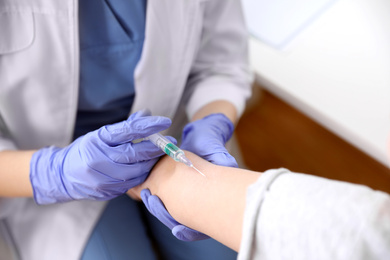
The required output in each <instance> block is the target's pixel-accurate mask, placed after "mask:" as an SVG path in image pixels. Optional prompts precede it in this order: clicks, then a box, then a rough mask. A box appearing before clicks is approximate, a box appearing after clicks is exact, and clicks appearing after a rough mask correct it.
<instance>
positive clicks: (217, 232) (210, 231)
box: [128, 152, 261, 251]
mask: <svg viewBox="0 0 390 260" xmlns="http://www.w3.org/2000/svg"><path fill="white" fill-rule="evenodd" d="M186 156H187V157H188V158H189V159H190V160H191V161H192V163H193V164H194V165H195V167H197V168H198V169H199V170H200V171H201V172H203V173H204V174H205V175H206V177H203V176H202V175H200V174H199V173H198V172H196V171H195V170H194V169H192V168H189V167H187V166H186V165H184V164H182V163H177V162H175V161H174V160H172V159H171V158H170V157H168V156H165V157H164V158H162V159H161V160H160V161H159V162H158V163H157V164H156V165H155V167H154V168H153V170H152V172H151V174H150V175H149V177H148V179H147V180H146V181H145V182H144V183H143V184H141V185H140V186H137V187H135V188H133V189H131V190H130V191H129V192H128V195H130V196H131V197H132V198H135V199H140V192H141V190H142V189H146V188H147V189H149V190H150V191H151V193H152V195H157V196H158V197H159V198H160V199H161V200H162V201H163V203H164V205H165V207H166V208H167V210H168V212H169V213H170V214H171V216H172V217H173V218H174V219H175V220H176V221H178V222H179V223H182V224H183V225H186V226H188V227H190V228H192V229H195V230H198V231H200V232H202V233H204V234H207V235H209V236H210V237H213V238H214V239H216V240H218V241H219V242H221V243H223V244H225V245H226V246H228V247H230V248H232V249H233V250H235V251H238V250H239V248H240V241H241V233H242V225H243V218H244V210H245V199H246V190H247V188H248V186H249V185H251V184H252V183H254V182H255V181H256V180H257V179H258V178H259V176H260V175H261V173H258V172H253V171H247V170H243V169H237V168H229V167H222V166H218V165H214V164H211V163H209V162H207V161H205V160H203V159H201V158H200V157H198V156H196V155H194V154H192V153H190V152H186Z"/></svg>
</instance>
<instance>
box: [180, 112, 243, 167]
mask: <svg viewBox="0 0 390 260" xmlns="http://www.w3.org/2000/svg"><path fill="white" fill-rule="evenodd" d="M233 130H234V125H233V123H232V122H231V121H230V119H229V118H227V117H226V116H225V115H224V114H211V115H209V116H206V117H204V118H202V119H200V120H196V121H194V122H191V123H188V124H187V125H186V126H185V127H184V129H183V134H182V145H181V149H183V150H187V151H190V152H193V153H195V154H197V155H198V156H200V157H202V158H203V159H205V160H207V161H209V162H211V163H213V164H217V165H221V166H228V167H238V165H237V162H236V160H235V159H234V157H233V156H231V155H230V154H229V152H228V151H227V150H226V148H225V144H226V142H227V141H228V140H229V139H230V138H231V137H232V134H233Z"/></svg>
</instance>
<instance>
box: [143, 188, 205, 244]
mask: <svg viewBox="0 0 390 260" xmlns="http://www.w3.org/2000/svg"><path fill="white" fill-rule="evenodd" d="M141 198H142V201H143V202H144V204H145V206H146V208H147V209H148V210H149V212H150V213H151V214H152V215H153V216H155V217H156V218H158V220H160V221H161V222H162V223H163V224H164V225H165V226H167V227H168V228H170V229H171V230H172V234H173V235H174V236H175V237H176V238H178V239H180V240H183V241H197V240H203V239H207V238H209V237H208V236H207V235H205V234H203V233H200V232H198V231H196V230H193V229H191V228H189V227H186V226H184V225H182V224H180V223H179V222H177V221H176V220H174V219H173V218H172V216H171V215H170V214H169V213H168V211H167V210H166V208H165V206H164V204H163V203H162V201H161V200H160V198H159V197H157V196H156V195H152V194H151V193H150V191H149V190H148V189H144V190H142V191H141Z"/></svg>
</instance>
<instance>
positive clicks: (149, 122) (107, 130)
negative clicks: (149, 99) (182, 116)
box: [98, 110, 172, 146]
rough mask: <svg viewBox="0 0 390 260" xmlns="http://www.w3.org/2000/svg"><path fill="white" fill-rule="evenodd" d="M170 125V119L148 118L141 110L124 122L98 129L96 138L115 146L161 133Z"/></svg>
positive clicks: (146, 113)
mask: <svg viewBox="0 0 390 260" xmlns="http://www.w3.org/2000/svg"><path fill="white" fill-rule="evenodd" d="M171 123H172V121H171V119H169V118H167V117H162V116H150V115H149V114H148V112H146V111H144V110H141V111H139V112H137V113H134V114H132V115H131V116H130V117H129V118H128V119H127V120H126V121H122V122H119V123H116V124H112V125H107V126H104V127H102V128H100V129H99V130H98V136H99V138H100V139H101V140H102V141H103V142H104V143H106V144H108V145H110V146H115V145H119V144H123V143H126V142H129V141H132V140H136V139H140V138H144V137H147V136H149V135H152V134H155V133H157V132H161V131H163V130H165V129H167V128H168V127H169V126H170V125H171Z"/></svg>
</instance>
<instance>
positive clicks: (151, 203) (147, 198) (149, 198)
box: [141, 189, 179, 229]
mask: <svg viewBox="0 0 390 260" xmlns="http://www.w3.org/2000/svg"><path fill="white" fill-rule="evenodd" d="M141 198H142V201H143V203H144V204H145V206H146V208H147V209H148V211H149V212H150V213H151V214H152V215H153V216H155V217H156V218H157V219H159V220H160V221H161V222H162V223H163V224H164V225H165V226H167V227H168V228H170V229H172V228H174V227H175V226H176V225H179V223H178V222H177V221H176V220H174V219H173V218H172V216H171V215H170V214H169V213H168V211H167V210H166V208H165V206H164V204H163V203H162V201H161V200H160V198H159V197H157V196H154V195H152V194H151V193H150V191H149V190H148V189H144V190H142V191H141Z"/></svg>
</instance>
